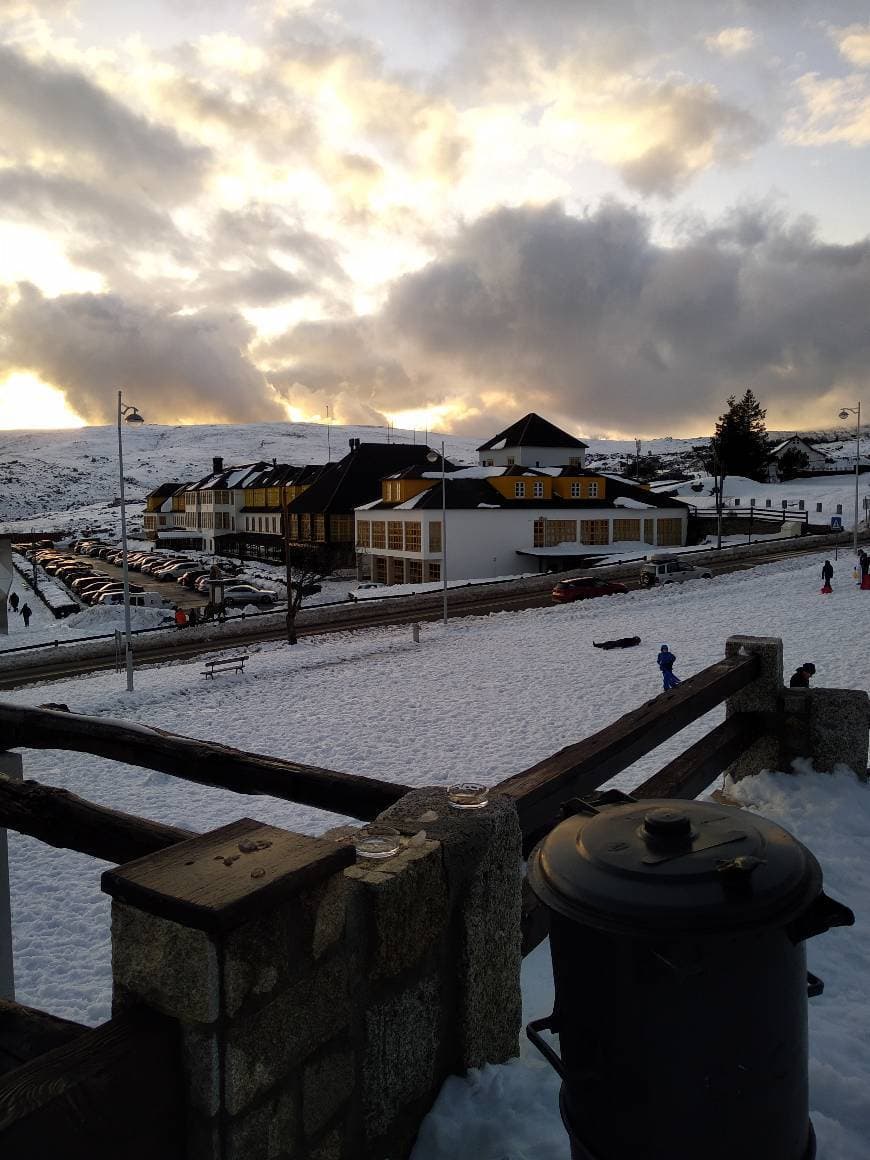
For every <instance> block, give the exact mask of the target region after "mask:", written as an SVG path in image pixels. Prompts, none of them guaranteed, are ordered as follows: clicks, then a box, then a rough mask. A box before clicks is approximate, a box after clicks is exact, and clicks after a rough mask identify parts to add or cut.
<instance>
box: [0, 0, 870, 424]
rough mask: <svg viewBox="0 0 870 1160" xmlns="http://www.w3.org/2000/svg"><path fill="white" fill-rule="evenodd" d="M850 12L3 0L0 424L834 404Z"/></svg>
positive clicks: (861, 107) (847, 243)
mask: <svg viewBox="0 0 870 1160" xmlns="http://www.w3.org/2000/svg"><path fill="white" fill-rule="evenodd" d="M868 144H870V5H868V4H867V3H866V2H865V3H860V4H859V3H853V2H852V0H827V2H825V3H818V2H816V0H723V2H718V0H709V2H707V3H705V4H699V3H697V2H696V0H534V2H531V0H331V2H327V0H251V2H249V3H243V2H242V0H34V2H29V0H0V427H16V426H58V425H63V424H69V423H73V422H82V421H87V422H91V423H100V422H108V421H111V420H112V417H113V405H114V398H115V395H114V392H115V391H116V390H117V388H118V387H123V388H124V389H125V392H126V395H127V396H128V397H129V398H130V399H131V401H133V402H135V403H137V404H138V405H139V406H140V408H141V409H142V411H143V412H145V413H146V414H147V416H148V418H149V419H152V420H154V421H157V422H162V423H190V422H222V421H226V422H233V421H235V422H253V421H261V420H262V421H265V420H274V419H281V418H287V417H290V418H293V419H317V418H323V417H325V416H326V414H327V406H328V407H329V414H330V415H331V416H332V417H334V418H335V419H337V420H338V421H339V422H347V423H384V422H386V421H388V420H389V421H392V422H394V423H396V424H397V425H399V426H406V427H423V426H428V427H429V428H438V429H441V430H452V431H455V432H464V433H481V434H484V435H485V434H491V433H492V432H493V431H495V430H498V429H499V428H500V427H502V426H504V425H505V424H506V423H508V422H510V421H511V420H513V419H514V418H516V417H517V416H518V415H519V414H521V413H523V412H525V411H527V410H532V409H533V410H537V411H540V412H542V413H544V414H546V415H547V416H548V417H549V418H551V419H553V420H554V421H556V422H559V423H561V424H563V425H565V426H567V427H569V428H570V429H571V430H574V431H577V432H580V433H585V434H587V435H600V434H611V435H623V436H631V435H636V434H639V435H652V434H668V433H670V434H674V435H679V434H695V433H698V432H700V431H704V430H707V429H708V427H709V424H710V422H711V420H712V419H713V418H715V416H716V415H717V414H718V413H719V412H720V411H721V410H722V409H723V407H724V400H725V398H726V397H727V396H728V395H729V394H732V393H735V392H741V393H742V391H743V390H744V389H745V387H746V386H752V387H753V389H754V390H755V392H756V394H757V395H758V396H759V397H760V398H761V399H762V402H763V403H764V404H765V405H766V406H767V407H768V421H769V424H770V425H771V426H774V427H779V428H782V427H791V426H794V427H799V426H802V425H803V426H807V425H829V424H830V423H831V422H832V420H833V419H834V417H835V415H836V411H837V410H838V409H839V407H840V406H841V405H842V404H843V403H852V402H854V401H855V399H857V398H860V397H861V394H862V392H863V390H864V385H865V374H866V369H867V366H868V361H870V360H868V356H870V241H868V235H870V198H868V196H867V189H868V178H870V165H868Z"/></svg>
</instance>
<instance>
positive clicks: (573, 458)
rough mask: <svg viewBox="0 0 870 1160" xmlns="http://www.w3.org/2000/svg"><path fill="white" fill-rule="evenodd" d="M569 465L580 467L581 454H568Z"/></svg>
mask: <svg viewBox="0 0 870 1160" xmlns="http://www.w3.org/2000/svg"><path fill="white" fill-rule="evenodd" d="M568 466H569V467H579V466H580V456H579V455H569V456H568Z"/></svg>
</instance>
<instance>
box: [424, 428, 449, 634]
mask: <svg viewBox="0 0 870 1160" xmlns="http://www.w3.org/2000/svg"><path fill="white" fill-rule="evenodd" d="M426 458H427V459H428V460H429V462H430V463H437V461H438V455H437V453H436V452H435V451H430V452H429V454H428V455H427V456H426ZM441 586H442V589H443V600H444V625H445V627H446V626H447V476H446V472H445V468H444V440H443V439H442V440H441Z"/></svg>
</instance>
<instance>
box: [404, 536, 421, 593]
mask: <svg viewBox="0 0 870 1160" xmlns="http://www.w3.org/2000/svg"><path fill="white" fill-rule="evenodd" d="M422 547H423V538H422V535H421V528H420V525H419V523H408V524H405V551H406V552H419V551H421V550H422ZM417 579H418V580H419V579H421V577H419V576H418V577H417Z"/></svg>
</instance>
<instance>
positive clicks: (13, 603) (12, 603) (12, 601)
mask: <svg viewBox="0 0 870 1160" xmlns="http://www.w3.org/2000/svg"><path fill="white" fill-rule="evenodd" d="M9 607H10V608H11V609H12V611H13V612H17V611H18V593H17V592H12V593H11V594H10V596H9Z"/></svg>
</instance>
